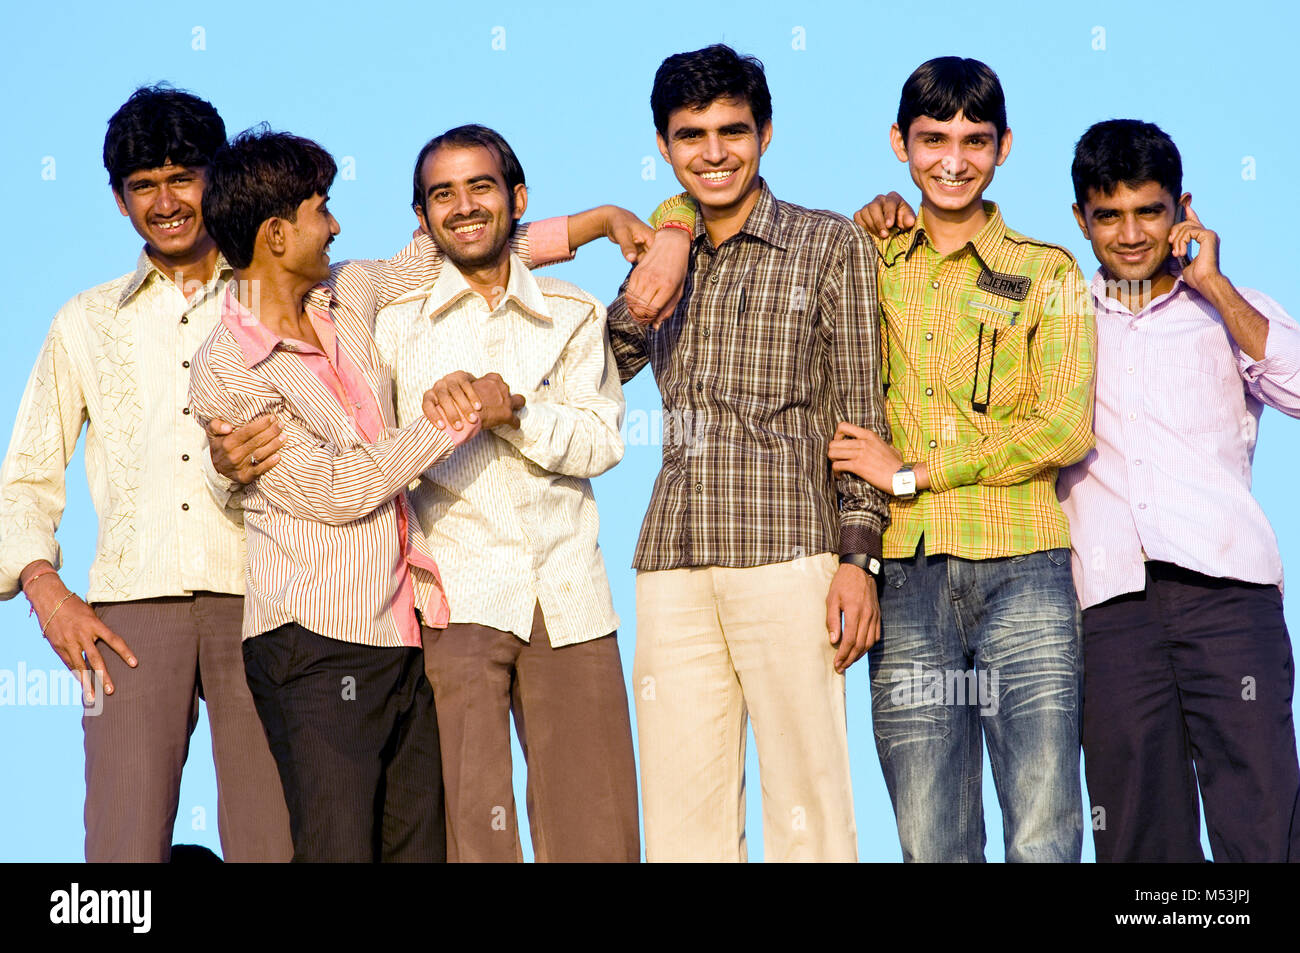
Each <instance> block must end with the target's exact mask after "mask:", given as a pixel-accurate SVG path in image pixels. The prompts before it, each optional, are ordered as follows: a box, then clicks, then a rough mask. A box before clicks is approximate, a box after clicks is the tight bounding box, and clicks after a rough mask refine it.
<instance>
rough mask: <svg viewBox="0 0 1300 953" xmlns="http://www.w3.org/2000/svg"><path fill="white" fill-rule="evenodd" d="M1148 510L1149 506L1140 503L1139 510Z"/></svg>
mask: <svg viewBox="0 0 1300 953" xmlns="http://www.w3.org/2000/svg"><path fill="white" fill-rule="evenodd" d="M1146 508H1147V505H1146V504H1145V503H1139V504H1138V509H1140V510H1145V509H1146Z"/></svg>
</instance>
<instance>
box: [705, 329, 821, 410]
mask: <svg viewBox="0 0 1300 953" xmlns="http://www.w3.org/2000/svg"><path fill="white" fill-rule="evenodd" d="M737 323H738V325H739V327H737V328H736V329H735V331H734V333H733V334H731V335H730V338H729V340H716V339H715V340H714V341H713V342H712V344H713V348H711V350H712V349H717V351H718V352H719V355H720V357H722V358H723V360H722V361H721V362H720V363H721V365H722V369H723V371H724V377H723V379H722V380H719V381H717V382H715V386H722V387H727V386H730V385H732V383H733V382H734V386H735V387H736V389H737V390H738V391H739V393H740V394H741V395H743V396H745V397H748V398H750V399H751V400H753V401H755V402H757V403H759V404H761V405H763V406H765V407H766V408H768V409H771V410H778V409H783V408H785V407H789V406H804V405H807V404H809V403H810V402H811V400H812V376H811V373H810V371H809V367H810V363H811V361H812V357H813V352H814V350H815V349H816V346H817V342H816V341H814V340H813V335H812V322H811V320H810V319H809V316H808V314H807V312H806V311H805V310H794V309H792V308H783V309H777V308H771V307H762V308H758V307H753V308H749V309H747V310H746V311H744V312H743V313H742V314H740V315H739V316H738V319H737ZM712 333H713V334H714V335H715V337H716V335H718V334H719V333H722V332H721V331H719V330H714V331H713V332H712ZM705 343H706V344H707V343H708V342H705ZM728 359H729V360H728ZM729 363H734V365H735V366H734V367H727V366H726V365H727V364H729ZM703 383H704V386H705V387H708V386H710V384H709V383H708V382H703Z"/></svg>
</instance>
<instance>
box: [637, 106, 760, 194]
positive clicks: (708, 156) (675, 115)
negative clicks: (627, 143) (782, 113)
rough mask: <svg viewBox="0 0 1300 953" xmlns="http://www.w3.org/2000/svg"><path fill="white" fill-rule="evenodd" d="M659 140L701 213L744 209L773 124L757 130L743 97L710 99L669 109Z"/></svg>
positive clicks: (755, 190) (753, 191) (755, 189)
mask: <svg viewBox="0 0 1300 953" xmlns="http://www.w3.org/2000/svg"><path fill="white" fill-rule="evenodd" d="M658 140H659V151H660V153H662V154H663V157H664V158H665V159H667V160H668V162H669V163H671V164H672V167H673V174H674V175H676V176H677V181H678V182H680V183H681V184H682V187H683V188H685V189H686V191H687V192H688V193H690V196H691V198H693V199H695V201H696V202H697V203H698V204H699V206H700V210H701V211H702V213H703V214H704V217H705V218H706V219H708V218H717V217H724V216H727V215H731V214H735V213H737V212H739V211H744V212H746V213H748V208H747V207H746V206H747V204H748V205H749V206H752V203H753V202H754V201H755V200H756V199H757V195H758V184H759V183H758V164H759V159H760V158H761V156H762V155H763V153H764V152H766V151H767V146H768V143H769V142H771V141H772V124H771V123H770V122H769V123H766V124H764V126H763V128H762V129H761V130H760V129H759V128H758V127H757V125H756V123H755V122H754V113H753V111H752V110H751V109H750V107H749V104H748V103H745V102H740V101H737V100H734V99H715V100H714V101H713V102H711V103H710V104H709V105H708V106H706V107H704V108H703V109H689V108H682V109H677V110H674V111H673V112H672V114H671V115H669V117H668V128H667V134H666V135H661V136H659V137H658Z"/></svg>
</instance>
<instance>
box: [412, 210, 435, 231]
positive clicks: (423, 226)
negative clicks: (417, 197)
mask: <svg viewBox="0 0 1300 953" xmlns="http://www.w3.org/2000/svg"><path fill="white" fill-rule="evenodd" d="M415 217H416V219H417V220H419V222H420V230H421V231H422V232H424V234H426V235H429V236H432V235H433V230H432V229H430V228H429V222H428V220H427V219H426V218H425V217H424V209H423V208H422V207H421V206H419V205H417V206H415Z"/></svg>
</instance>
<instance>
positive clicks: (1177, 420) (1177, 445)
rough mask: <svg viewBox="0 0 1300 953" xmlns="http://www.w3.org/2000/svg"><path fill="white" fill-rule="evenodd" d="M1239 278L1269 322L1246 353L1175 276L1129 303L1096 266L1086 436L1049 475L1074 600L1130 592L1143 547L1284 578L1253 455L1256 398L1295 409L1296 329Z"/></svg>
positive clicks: (1206, 566) (1177, 559) (1141, 578)
mask: <svg viewBox="0 0 1300 953" xmlns="http://www.w3.org/2000/svg"><path fill="white" fill-rule="evenodd" d="M1240 290H1241V294H1242V296H1243V297H1244V298H1245V299H1246V300H1247V301H1249V302H1250V304H1251V305H1252V306H1253V307H1254V308H1255V309H1256V310H1258V311H1259V312H1260V313H1261V314H1262V315H1263V316H1264V317H1265V318H1267V319H1268V322H1269V330H1268V343H1267V347H1266V353H1265V355H1264V357H1263V359H1261V360H1258V361H1256V360H1253V359H1252V358H1251V357H1250V356H1249V355H1248V354H1245V353H1244V352H1242V351H1241V349H1240V348H1239V347H1237V344H1236V342H1234V341H1233V339H1232V336H1231V335H1230V334H1229V333H1228V330H1227V328H1226V327H1225V326H1224V323H1223V319H1222V318H1221V317H1220V316H1219V314H1218V312H1216V311H1215V310H1214V308H1213V307H1212V306H1211V305H1210V303H1209V302H1208V301H1207V300H1206V299H1205V298H1203V297H1201V295H1200V294H1198V293H1197V292H1196V291H1195V290H1194V289H1193V288H1191V286H1189V285H1188V284H1187V283H1186V282H1185V281H1183V279H1182V277H1181V276H1180V277H1179V278H1178V279H1177V281H1176V282H1175V284H1174V287H1173V289H1172V290H1171V291H1169V293H1167V294H1164V295H1161V296H1160V297H1158V298H1155V299H1153V300H1152V301H1151V302H1150V303H1148V304H1147V306H1146V307H1145V308H1143V309H1142V311H1141V312H1140V313H1138V314H1136V315H1134V314H1133V313H1131V312H1130V311H1129V310H1128V309H1127V308H1126V307H1124V305H1122V304H1120V302H1119V301H1117V300H1115V299H1114V298H1110V297H1108V296H1107V295H1106V285H1105V280H1104V278H1103V277H1102V275H1101V272H1098V273H1097V275H1096V276H1095V277H1094V278H1093V281H1092V292H1093V299H1094V301H1095V303H1096V310H1097V376H1096V382H1097V383H1096V386H1097V401H1096V411H1095V416H1094V423H1093V426H1094V429H1095V431H1096V437H1097V445H1096V448H1095V449H1094V450H1093V451H1092V452H1091V453H1089V454H1088V456H1087V457H1085V458H1084V459H1083V460H1082V461H1080V462H1079V463H1077V464H1075V465H1074V466H1072V467H1069V468H1067V469H1064V470H1062V471H1061V473H1060V478H1059V480H1058V482H1057V495H1058V497H1059V498H1060V500H1061V506H1062V508H1063V509H1064V510H1065V514H1066V516H1067V517H1068V518H1069V521H1070V538H1071V547H1072V549H1073V556H1074V559H1073V566H1074V581H1075V587H1076V588H1077V590H1078V593H1079V601H1080V603H1081V605H1082V606H1083V607H1084V608H1085V609H1086V608H1088V607H1089V606H1094V605H1097V604H1098V603H1101V602H1105V601H1106V600H1107V599H1111V598H1114V597H1115V596H1118V595H1122V594H1124V593H1126V592H1139V591H1141V590H1142V589H1143V588H1144V587H1145V585H1146V581H1145V572H1144V569H1143V561H1144V559H1153V560H1160V561H1163V562H1170V563H1174V564H1176V565H1178V566H1182V567H1183V568H1185V569H1191V570H1193V571H1195V572H1200V573H1204V574H1206V575H1209V576H1215V577H1221V578H1227V579H1239V580H1242V581H1244V582H1253V583H1264V584H1275V585H1278V586H1279V587H1280V586H1281V585H1282V560H1281V556H1280V555H1279V553H1278V547H1277V538H1276V537H1275V536H1274V535H1273V529H1272V527H1271V526H1270V525H1269V523H1268V519H1267V518H1266V517H1265V515H1264V512H1263V510H1262V509H1261V508H1260V506H1259V503H1258V502H1256V500H1255V498H1254V496H1252V495H1251V492H1250V484H1251V461H1252V459H1253V457H1254V453H1255V439H1256V435H1257V432H1258V427H1259V417H1260V413H1261V412H1262V410H1263V406H1264V404H1268V405H1269V406H1271V407H1275V408H1276V409H1278V410H1280V411H1281V412H1282V413H1284V414H1287V415H1289V416H1292V417H1300V327H1297V325H1296V323H1295V321H1293V320H1292V319H1291V317H1290V316H1289V315H1287V313H1286V312H1285V311H1283V310H1282V308H1281V306H1280V305H1278V304H1277V302H1275V301H1273V300H1272V299H1271V298H1269V297H1267V296H1266V295H1263V294H1260V293H1259V292H1257V291H1253V290H1251V289H1248V288H1243V289H1240Z"/></svg>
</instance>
